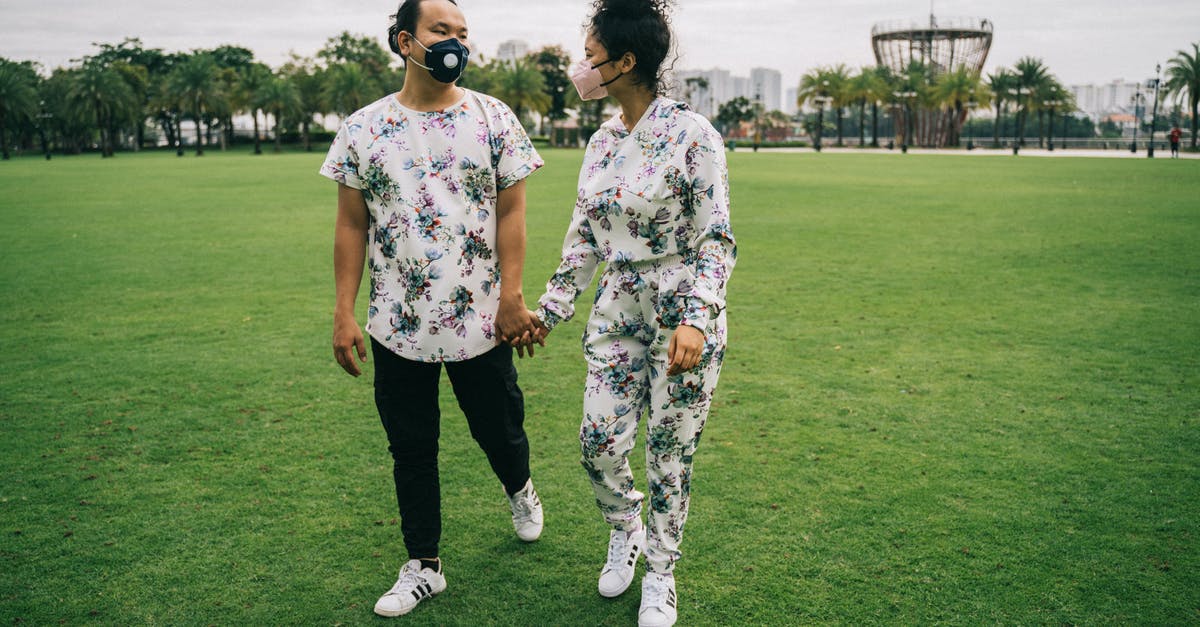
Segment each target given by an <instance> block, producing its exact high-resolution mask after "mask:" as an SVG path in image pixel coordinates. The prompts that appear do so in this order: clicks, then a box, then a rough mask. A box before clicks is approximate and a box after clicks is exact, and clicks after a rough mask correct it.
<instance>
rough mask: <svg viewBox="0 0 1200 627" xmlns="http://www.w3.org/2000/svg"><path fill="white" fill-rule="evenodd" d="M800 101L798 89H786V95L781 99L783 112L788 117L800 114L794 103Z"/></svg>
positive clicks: (798, 107)
mask: <svg viewBox="0 0 1200 627" xmlns="http://www.w3.org/2000/svg"><path fill="white" fill-rule="evenodd" d="M799 99H800V88H798V87H788V89H787V92H786V94H785V95H784V97H783V112H784V113H786V114H788V115H796V114H797V113H799V112H800V106H799V105H797V104H796V101H797V100H799Z"/></svg>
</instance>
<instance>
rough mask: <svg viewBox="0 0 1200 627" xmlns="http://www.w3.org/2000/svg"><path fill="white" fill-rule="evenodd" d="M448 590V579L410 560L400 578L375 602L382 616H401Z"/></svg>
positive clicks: (402, 570) (376, 608) (376, 610)
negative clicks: (422, 602)
mask: <svg viewBox="0 0 1200 627" xmlns="http://www.w3.org/2000/svg"><path fill="white" fill-rule="evenodd" d="M445 589H446V578H445V577H443V576H442V574H441V573H438V572H434V571H433V569H432V568H421V561H420V560H409V561H408V563H406V564H405V565H404V566H403V567H402V568H401V569H400V578H399V579H397V580H396V584H395V585H393V586H392V589H391V590H388V591H387V593H386V594H384V595H383V596H381V597H379V600H378V601H376V602H375V613H376V614H378V615H380V616H401V615H404V614H407V613H409V612H411V611H412V609H413V608H414V607H416V606H417V604H418V603H420V602H421V601H424V600H425V599H427V598H429V597H431V596H433V595H435V594H437V593H439V592H441V591H442V590H445Z"/></svg>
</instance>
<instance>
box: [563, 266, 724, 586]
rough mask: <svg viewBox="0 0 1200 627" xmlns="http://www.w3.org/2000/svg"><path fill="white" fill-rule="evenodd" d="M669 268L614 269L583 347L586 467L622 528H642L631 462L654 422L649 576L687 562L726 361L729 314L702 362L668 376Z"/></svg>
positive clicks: (715, 322) (610, 518)
mask: <svg viewBox="0 0 1200 627" xmlns="http://www.w3.org/2000/svg"><path fill="white" fill-rule="evenodd" d="M662 269H663V264H661V263H659V262H643V263H636V264H615V265H614V264H610V266H609V268H608V270H607V271H606V272H605V273H604V275H603V276H602V277H601V279H600V286H599V288H598V289H597V292H596V302H595V305H594V307H593V309H592V315H591V319H590V320H589V321H588V325H587V331H586V332H585V335H584V339H583V345H584V355H585V357H586V359H587V363H588V375H587V383H586V387H585V390H584V396H583V409H584V417H583V424H582V425H581V426H580V434H579V435H580V442H581V445H582V447H581V448H582V452H583V459H582V463H583V467H584V468H585V469H586V470H587V474H588V478H589V479H590V480H591V483H592V487H593V489H594V490H595V492H596V503H597V505H598V506H599V507H600V511H601V513H602V514H603V515H604V518H605V520H606V521H607V522H608V523H609V524H611V525H612V526H613V527H614V528H616V529H622V530H626V531H629V530H631V529H633V528H636V527H637V521H638V519H639V518H640V517H641V513H642V502H643V498H644V495H643V494H642V493H641V492H639V491H638V490H637V489H636V488H635V487H634V485H635V482H634V478H633V473H632V472H631V470H630V467H629V461H628V456H629V453H630V451H631V450H632V449H633V447H634V444H635V443H636V440H637V432H638V427H639V421H640V419H641V416H643V415H645V416H646V433H647V436H646V474H647V483H648V486H649V492H650V500H649V511H648V512H647V514H646V527H647V532H648V533H647V547H646V562H647V564H648V569H649V570H650V571H651V572H656V573H663V574H665V573H669V572H671V571H672V569H673V568H674V565H675V562H676V561H677V560H678V559H679V557H680V552H679V543H680V540H681V539H682V536H683V525H684V522H685V521H686V520H687V513H688V504H689V500H690V488H691V479H692V456H693V455H694V454H695V452H696V447H697V446H698V445H699V443H700V434H701V432H702V431H703V429H704V423H705V421H706V419H707V417H708V409H709V406H710V404H711V401H712V395H713V390H714V389H715V388H716V385H717V378H718V375H719V374H720V370H721V362H722V359H723V358H724V354H725V342H726V324H725V314H724V312H722V313H721V314H720V315H719V316H718V317H716V318H714V319H711V320H710V321H709V323H708V328H707V330H706V331H705V348H704V354H703V356H702V357H701V360H700V363H699V364H698V365H697V366H696V367H695V368H694V369H692V370H690V371H688V372H684V373H681V374H678V375H676V376H672V377H668V376H667V367H668V365H669V363H670V362H669V358H668V352H667V351H668V347H669V346H670V340H671V336H672V334H673V333H674V330H673V329H670V328H666V327H664V326H662V323H661V321H662V309H663V307H664V306H670V302H671V301H672V299H671V298H669V297H667V298H660V296H659V294H658V287H659V286H658V277H659V276H660V274H661V270H662Z"/></svg>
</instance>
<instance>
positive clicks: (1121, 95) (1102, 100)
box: [1068, 79, 1147, 120]
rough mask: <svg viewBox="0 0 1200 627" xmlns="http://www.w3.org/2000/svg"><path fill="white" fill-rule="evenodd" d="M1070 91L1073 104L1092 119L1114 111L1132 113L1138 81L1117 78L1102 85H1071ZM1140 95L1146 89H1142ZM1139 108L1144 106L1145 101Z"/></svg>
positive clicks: (1144, 93) (1100, 118) (1103, 116)
mask: <svg viewBox="0 0 1200 627" xmlns="http://www.w3.org/2000/svg"><path fill="white" fill-rule="evenodd" d="M1068 89H1070V91H1071V93H1072V94H1073V95H1074V96H1075V106H1076V107H1078V108H1079V110H1080V111H1082V112H1083V113H1085V114H1087V116H1088V117H1089V118H1092V119H1093V120H1102V119H1103V118H1105V117H1107V116H1109V115H1112V114H1115V113H1128V114H1131V115H1132V114H1133V113H1134V99H1135V98H1136V97H1137V93H1138V83H1134V82H1129V81H1126V80H1124V79H1117V80H1115V81H1113V82H1111V83H1107V84H1104V85H1094V84H1089V85H1071V86H1070V87H1069V88H1068ZM1142 95H1143V97H1145V96H1146V95H1147V90H1146V89H1142ZM1142 104H1143V106H1142V107H1139V108H1143V109H1144V108H1145V106H1144V105H1145V103H1142Z"/></svg>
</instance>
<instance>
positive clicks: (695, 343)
mask: <svg viewBox="0 0 1200 627" xmlns="http://www.w3.org/2000/svg"><path fill="white" fill-rule="evenodd" d="M703 354H704V333H702V332H701V331H700V330H699V329H697V328H696V327H690V326H687V325H683V324H681V325H679V327H677V328H676V329H675V333H674V334H673V335H671V343H670V344H669V345H668V346H667V360H668V363H669V365H668V367H667V376H669V377H673V376H675V375H677V374H679V373H681V372H687V371H688V370H691V369H692V368H695V367H696V365H697V364H699V363H700V356H701V355H703Z"/></svg>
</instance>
